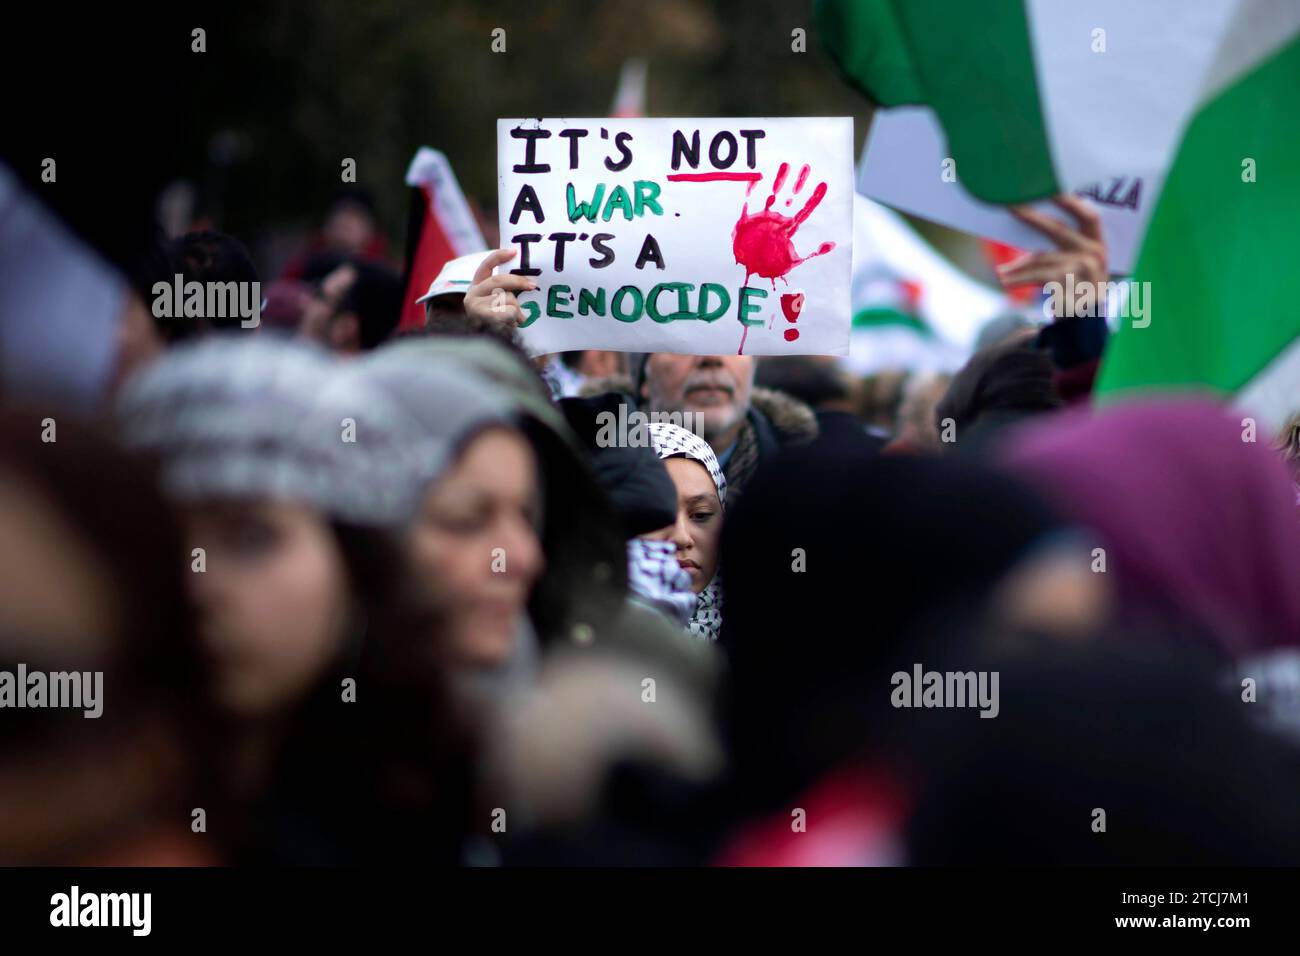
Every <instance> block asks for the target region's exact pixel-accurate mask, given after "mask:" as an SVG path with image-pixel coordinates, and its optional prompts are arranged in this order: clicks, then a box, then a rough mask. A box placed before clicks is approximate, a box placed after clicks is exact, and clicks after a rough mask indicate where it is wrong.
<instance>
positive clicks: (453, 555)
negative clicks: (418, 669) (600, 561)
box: [411, 427, 545, 667]
mask: <svg viewBox="0 0 1300 956" xmlns="http://www.w3.org/2000/svg"><path fill="white" fill-rule="evenodd" d="M540 524H541V495H540V492H539V489H538V478H537V464H536V461H535V460H534V457H533V451H532V448H531V447H530V446H529V445H528V442H527V441H526V440H525V439H524V438H523V436H522V435H520V434H519V433H518V432H517V431H515V430H513V429H509V428H505V427H499V428H491V429H489V430H487V431H485V432H483V433H482V434H481V435H479V436H478V437H476V438H475V439H474V440H473V441H471V442H470V443H469V445H467V446H466V448H465V450H464V451H463V452H462V453H461V455H460V458H459V459H458V460H457V462H456V464H455V466H454V467H453V468H452V469H451V470H450V471H449V472H448V473H447V474H446V475H444V476H443V477H442V478H441V479H439V480H438V481H437V482H435V483H434V484H433V485H432V486H431V487H430V488H429V490H428V492H426V494H425V498H424V503H423V506H422V507H421V510H420V514H419V516H418V518H417V519H416V522H415V526H414V528H413V529H412V531H411V547H412V553H413V559H414V564H415V569H416V573H417V574H418V575H419V578H420V580H421V581H423V582H424V583H425V586H426V587H427V588H428V589H429V590H430V591H433V592H436V593H438V594H441V595H444V596H445V600H446V601H447V602H449V606H448V608H447V611H448V626H449V627H450V635H449V636H450V649H451V653H452V657H453V659H454V661H455V662H457V663H459V664H468V665H471V666H479V667H491V666H493V665H496V664H500V663H501V662H502V661H504V660H506V658H508V657H509V656H510V652H511V651H512V650H513V648H514V642H515V635H516V628H517V626H518V623H519V617H520V615H521V614H524V613H525V609H526V606H527V604H528V596H529V595H530V594H531V593H532V590H533V584H534V583H535V582H536V581H537V577H538V575H540V574H541V572H542V569H543V567H544V565H545V559H544V557H543V555H542V546H541V542H540V541H539V539H538V530H537V529H538V528H539V527H540Z"/></svg>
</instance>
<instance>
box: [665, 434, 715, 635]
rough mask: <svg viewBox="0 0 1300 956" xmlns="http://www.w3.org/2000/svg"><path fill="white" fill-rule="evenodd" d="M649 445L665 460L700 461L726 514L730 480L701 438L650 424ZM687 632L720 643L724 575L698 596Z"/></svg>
mask: <svg viewBox="0 0 1300 956" xmlns="http://www.w3.org/2000/svg"><path fill="white" fill-rule="evenodd" d="M647 428H648V429H649V431H650V443H651V445H652V446H653V447H654V450H655V454H656V455H658V456H659V457H660V458H661V459H664V458H678V457H681V458H691V459H694V460H695V461H698V462H699V463H700V464H701V465H703V466H704V468H705V470H706V471H708V473H709V477H710V478H712V479H713V485H714V487H715V488H717V489H718V502H719V503H720V504H721V505H722V509H723V511H724V512H725V511H726V508H727V479H726V477H725V476H724V475H723V474H722V466H721V465H719V464H718V456H717V455H715V454H714V453H713V449H712V448H711V447H709V443H708V442H706V441H705V440H704V439H703V438H701V437H700V436H699V435H696V434H695V433H694V432H690V431H687V430H686V429H685V428H682V427H681V426H680V425H673V424H671V423H669V422H651V423H650V424H649V425H648V426H647ZM687 629H688V630H690V632H691V633H692V634H694V635H695V636H696V637H702V638H705V639H707V640H710V641H716V640H717V639H718V633H719V632H720V631H721V630H722V575H721V574H715V575H714V576H713V580H712V581H710V582H709V584H708V586H707V587H706V588H705V589H704V590H703V591H701V592H700V593H699V594H698V595H697V596H696V601H695V611H694V613H692V614H691V619H690V622H689V623H688V624H687Z"/></svg>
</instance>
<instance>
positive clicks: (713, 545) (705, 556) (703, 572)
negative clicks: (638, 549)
mask: <svg viewBox="0 0 1300 956" xmlns="http://www.w3.org/2000/svg"><path fill="white" fill-rule="evenodd" d="M664 467H665V468H667V469H668V477H669V478H671V479H672V480H673V484H674V485H675V486H676V488H677V521H676V522H675V523H673V524H671V525H669V526H668V527H666V528H662V529H660V530H659V531H655V532H654V533H652V534H648V535H646V536H645V537H647V538H652V539H654V540H656V541H671V542H672V543H673V544H675V545H677V563H678V564H680V565H681V566H682V568H683V569H684V570H685V571H686V573H687V574H689V575H690V576H691V590H692V591H694V592H695V593H696V594H699V593H700V592H701V591H703V590H704V589H705V588H706V587H708V586H709V582H710V581H712V580H713V575H714V574H716V573H717V571H718V542H719V540H720V538H721V537H722V502H721V501H720V500H719V499H718V488H717V486H716V485H714V483H713V479H712V478H711V477H709V470H708V469H707V468H705V467H704V466H703V465H702V464H700V463H699V462H698V461H696V460H695V459H694V458H682V457H680V456H679V457H676V458H665V459H664Z"/></svg>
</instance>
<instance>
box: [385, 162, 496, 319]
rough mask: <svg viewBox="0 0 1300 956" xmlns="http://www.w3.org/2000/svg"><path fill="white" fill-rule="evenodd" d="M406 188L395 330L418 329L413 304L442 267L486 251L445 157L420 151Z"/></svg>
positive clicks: (420, 312)
mask: <svg viewBox="0 0 1300 956" xmlns="http://www.w3.org/2000/svg"><path fill="white" fill-rule="evenodd" d="M406 184H407V185H408V186H410V187H412V189H411V217H410V220H409V225H408V228H407V244H406V293H405V297H404V299H403V300H402V320H401V322H400V323H399V324H398V330H399V331H404V330H406V329H418V328H420V327H421V326H422V325H424V306H423V305H420V304H418V303H417V302H416V301H415V300H416V299H418V298H419V297H420V296H422V295H424V292H425V290H426V289H428V288H429V285H430V284H431V283H432V282H433V280H434V279H435V278H436V277H437V275H438V270H440V269H441V268H442V267H443V265H444V264H445V263H447V262H449V261H450V260H452V259H456V258H459V257H460V256H465V255H469V254H470V253H471V252H483V251H485V250H486V249H487V242H486V241H485V240H484V239H483V233H482V232H481V231H480V230H479V227H478V223H477V222H476V221H475V219H474V214H473V213H472V212H471V211H470V208H469V203H467V202H466V201H465V196H464V194H463V193H462V192H461V191H460V184H459V183H457V182H456V174H455V173H453V172H452V171H451V164H450V163H448V162H447V157H446V156H444V155H443V154H442V153H440V152H439V151H438V150H436V149H430V148H429V147H427V146H422V147H420V149H418V150H417V151H416V153H415V157H414V158H413V159H412V160H411V165H410V167H409V168H408V169H407V171H406Z"/></svg>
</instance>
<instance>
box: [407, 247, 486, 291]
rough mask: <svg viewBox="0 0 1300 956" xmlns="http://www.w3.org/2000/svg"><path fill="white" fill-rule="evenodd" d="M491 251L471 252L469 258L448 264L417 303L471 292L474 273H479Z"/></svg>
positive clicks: (462, 258) (454, 260)
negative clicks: (451, 294) (454, 293)
mask: <svg viewBox="0 0 1300 956" xmlns="http://www.w3.org/2000/svg"><path fill="white" fill-rule="evenodd" d="M490 251H491V250H489V251H488V252H471V253H470V254H469V255H467V256H461V257H460V258H459V259H452V260H451V261H450V262H447V263H446V264H445V265H443V267H442V269H441V270H440V271H439V272H438V275H437V277H436V278H435V279H434V280H433V282H432V283H431V284H430V286H429V291H428V292H426V293H425V294H424V295H422V296H420V297H419V298H418V299H416V300H415V301H416V302H427V301H428V300H430V299H432V298H433V297H434V296H439V295H448V294H449V293H453V292H458V293H460V294H461V295H464V294H465V293H466V292H468V291H469V287H470V283H471V282H473V281H474V273H476V272H478V267H479V266H480V265H482V264H483V260H484V259H486V258H487V257H488V255H489V253H490Z"/></svg>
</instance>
